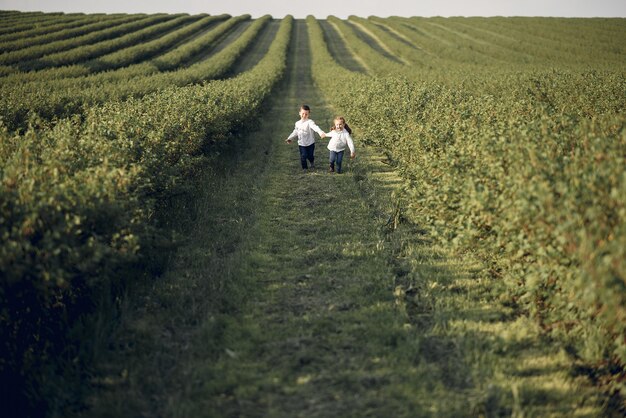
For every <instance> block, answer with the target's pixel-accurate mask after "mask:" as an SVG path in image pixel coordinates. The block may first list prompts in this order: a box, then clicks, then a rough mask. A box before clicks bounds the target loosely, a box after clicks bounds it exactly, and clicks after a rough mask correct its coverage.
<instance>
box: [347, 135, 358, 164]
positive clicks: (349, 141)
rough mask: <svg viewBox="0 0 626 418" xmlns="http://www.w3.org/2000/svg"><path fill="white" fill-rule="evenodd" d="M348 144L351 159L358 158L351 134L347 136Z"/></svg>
mask: <svg viewBox="0 0 626 418" xmlns="http://www.w3.org/2000/svg"><path fill="white" fill-rule="evenodd" d="M346 142H347V143H348V148H350V158H354V157H355V156H356V151H355V150H354V141H352V136H350V134H347V135H346Z"/></svg>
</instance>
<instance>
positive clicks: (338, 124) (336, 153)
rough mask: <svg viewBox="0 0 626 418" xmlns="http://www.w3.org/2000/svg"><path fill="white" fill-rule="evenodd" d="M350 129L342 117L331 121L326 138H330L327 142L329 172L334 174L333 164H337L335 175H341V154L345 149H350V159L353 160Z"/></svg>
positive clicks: (353, 153)
mask: <svg viewBox="0 0 626 418" xmlns="http://www.w3.org/2000/svg"><path fill="white" fill-rule="evenodd" d="M351 133H352V129H350V127H349V126H348V124H347V123H346V120H345V119H344V117H343V116H337V117H336V118H335V120H334V121H333V126H332V127H331V128H330V132H329V133H327V134H326V136H330V141H328V149H329V150H330V168H329V172H331V173H333V172H335V164H337V173H341V162H342V161H343V153H344V151H345V149H346V147H348V148H350V158H354V157H355V156H356V153H355V151H354V143H353V142H352V137H351V136H350V134H351Z"/></svg>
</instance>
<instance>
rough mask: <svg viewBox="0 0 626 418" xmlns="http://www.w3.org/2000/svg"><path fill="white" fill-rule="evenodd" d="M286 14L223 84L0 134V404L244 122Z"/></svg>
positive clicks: (265, 86) (277, 48) (59, 345)
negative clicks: (158, 210)
mask: <svg viewBox="0 0 626 418" xmlns="http://www.w3.org/2000/svg"><path fill="white" fill-rule="evenodd" d="M292 20H293V19H292V18H291V17H286V18H285V19H283V21H282V22H281V26H280V29H279V32H278V34H277V35H276V38H275V41H274V42H273V43H272V46H271V48H270V50H269V51H268V52H267V54H266V55H265V57H264V58H263V59H262V60H261V61H260V62H259V63H258V64H257V65H256V66H255V67H254V68H253V69H251V70H250V71H248V72H245V73H243V74H241V75H240V76H238V77H235V78H233V79H227V80H222V81H211V82H207V83H205V84H203V85H197V86H188V87H183V88H168V89H165V90H163V91H160V92H158V93H153V94H150V95H148V96H146V97H144V98H141V99H131V100H128V101H126V102H123V103H119V102H111V103H107V104H104V105H102V106H99V107H95V108H90V109H88V110H87V111H86V112H85V114H84V117H83V118H71V119H65V120H61V121H59V122H58V123H57V124H56V125H55V126H54V127H52V128H45V127H38V126H37V125H36V120H32V122H31V126H30V128H29V129H28V130H27V131H26V133H25V134H24V135H16V134H12V133H11V132H9V131H8V130H7V129H6V128H5V129H3V130H2V131H1V132H0V170H1V171H0V179H1V180H0V236H2V241H1V243H0V270H1V271H3V272H4V273H3V275H2V278H1V279H0V344H1V345H0V350H1V351H2V355H1V356H0V358H1V359H2V362H0V381H1V382H12V386H11V387H3V388H2V396H3V398H4V397H7V398H5V399H3V404H7V403H5V401H6V402H9V401H8V399H9V398H10V397H11V396H13V395H15V394H16V391H17V392H19V391H20V390H25V391H26V392H27V393H30V395H31V396H33V397H34V398H37V397H40V395H41V394H40V393H38V391H39V390H40V387H39V384H40V383H41V381H40V380H38V379H40V378H41V377H40V376H38V373H40V372H41V370H42V369H43V367H44V365H45V364H46V363H47V362H50V361H51V359H52V360H53V359H54V357H55V356H59V355H61V353H63V352H67V350H68V348H67V347H65V344H64V343H65V342H66V339H65V338H64V335H65V333H66V331H67V329H68V328H70V327H71V326H72V324H73V323H74V322H75V321H76V320H77V319H78V318H80V317H81V316H82V315H84V314H86V313H88V312H90V311H91V310H92V308H93V305H94V304H95V302H96V299H97V297H98V295H100V294H102V292H104V291H105V290H106V289H109V288H110V287H111V286H123V285H124V281H125V280H127V279H128V277H126V276H125V274H126V273H125V272H126V267H128V266H129V265H133V264H136V263H141V261H142V260H141V256H142V254H146V253H148V252H149V250H150V246H151V243H152V242H153V239H154V230H153V229H152V227H151V225H152V217H153V214H154V211H155V207H156V204H157V202H158V201H159V200H162V199H166V198H167V197H168V196H171V195H172V194H174V193H177V191H179V190H181V188H182V187H183V186H184V183H185V181H187V180H186V179H188V178H189V177H190V176H193V175H194V173H195V171H196V170H197V168H198V162H199V161H201V160H202V158H203V155H205V154H206V153H207V152H209V153H210V150H211V147H210V144H211V143H212V142H214V141H219V140H225V139H227V138H229V137H230V136H231V135H232V133H233V132H236V131H238V130H240V129H244V128H245V127H246V125H247V124H248V123H249V122H250V121H251V119H252V118H251V116H250V115H254V114H256V113H257V111H258V110H259V109H260V106H261V104H262V102H263V100H264V99H265V98H266V97H267V96H268V95H269V93H270V91H271V89H272V87H273V86H274V85H275V84H276V82H277V81H278V80H279V79H280V78H281V77H282V75H283V73H284V68H285V61H286V50H287V44H288V41H289V38H290V33H291V26H292ZM139 265H141V264H139ZM105 293H106V292H105ZM64 350H65V351H64ZM47 387H48V388H49V387H50V385H48V386H47Z"/></svg>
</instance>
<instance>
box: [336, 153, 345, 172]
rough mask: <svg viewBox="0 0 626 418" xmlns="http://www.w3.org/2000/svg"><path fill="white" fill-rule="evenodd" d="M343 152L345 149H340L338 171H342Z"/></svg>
mask: <svg viewBox="0 0 626 418" xmlns="http://www.w3.org/2000/svg"><path fill="white" fill-rule="evenodd" d="M343 153H344V151H339V152H338V153H337V173H341V162H342V161H343Z"/></svg>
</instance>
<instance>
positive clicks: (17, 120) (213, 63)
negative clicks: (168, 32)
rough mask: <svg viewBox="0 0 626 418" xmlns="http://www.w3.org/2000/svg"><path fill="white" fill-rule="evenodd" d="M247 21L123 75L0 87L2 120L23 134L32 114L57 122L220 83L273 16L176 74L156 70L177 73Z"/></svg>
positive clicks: (234, 20)
mask: <svg viewBox="0 0 626 418" xmlns="http://www.w3.org/2000/svg"><path fill="white" fill-rule="evenodd" d="M246 19H249V15H244V16H241V17H238V18H232V19H229V20H228V21H226V22H224V23H222V24H221V25H220V26H218V27H217V28H215V29H214V30H213V31H210V32H207V33H206V34H205V35H204V36H201V37H199V38H196V39H195V40H194V41H192V42H190V43H189V44H186V45H182V46H181V47H179V48H177V49H175V50H172V51H171V52H170V53H168V54H165V55H161V56H159V57H158V58H156V59H155V60H153V61H150V62H147V63H142V64H138V65H134V66H129V67H126V68H123V69H120V70H118V71H109V72H105V73H98V74H95V75H93V76H90V77H77V78H69V79H62V80H52V81H40V82H30V83H10V84H3V85H2V86H0V92H1V93H2V94H1V95H0V96H1V97H0V115H2V118H3V120H4V122H5V124H6V125H7V127H8V128H9V129H11V130H16V129H23V128H24V127H25V126H26V125H27V123H28V118H29V116H28V115H29V113H36V114H37V115H39V117H41V118H44V119H46V120H52V119H54V118H62V117H68V116H70V115H73V114H79V113H82V112H83V109H84V108H85V107H86V106H91V105H94V104H98V103H105V102H107V101H111V100H123V99H126V98H128V97H140V96H142V95H145V94H147V93H150V92H153V91H156V90H159V89H163V88H165V87H167V86H184V85H187V84H191V83H199V82H202V81H204V80H209V79H212V78H217V77H219V76H220V75H222V74H224V73H225V72H226V71H227V70H228V69H229V68H230V67H231V66H232V64H233V63H234V62H235V60H236V59H237V58H238V57H239V56H241V54H242V53H243V52H244V51H245V50H246V48H247V47H248V46H249V45H250V43H251V42H252V41H253V40H254V39H255V37H256V36H257V35H258V33H259V31H260V30H261V29H262V28H263V27H264V26H265V24H266V23H267V22H268V21H269V19H270V17H269V16H264V17H262V18H259V19H256V20H255V22H254V23H253V24H252V25H251V26H250V27H248V28H247V29H246V31H245V32H244V33H243V34H241V35H240V36H239V37H238V39H237V40H236V41H234V42H232V43H230V44H228V45H227V46H226V47H225V48H224V49H222V50H220V51H219V52H217V53H215V54H213V55H211V56H209V57H207V58H206V59H204V60H201V61H199V62H196V63H195V64H192V65H190V66H189V67H180V68H179V69H176V70H174V71H164V72H161V71H157V70H161V69H165V70H167V69H173V68H176V67H177V66H178V65H180V64H181V63H182V62H184V61H186V60H189V59H190V58H191V56H193V55H195V54H197V53H199V52H200V51H201V50H202V49H203V48H206V47H209V46H211V45H213V44H214V43H215V42H216V41H218V40H219V39H221V36H223V35H224V33H225V32H227V31H228V30H231V29H232V27H233V26H234V25H236V24H238V23H240V22H241V21H242V20H246ZM198 46H200V48H198ZM188 47H190V48H188ZM42 91H46V94H42Z"/></svg>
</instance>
